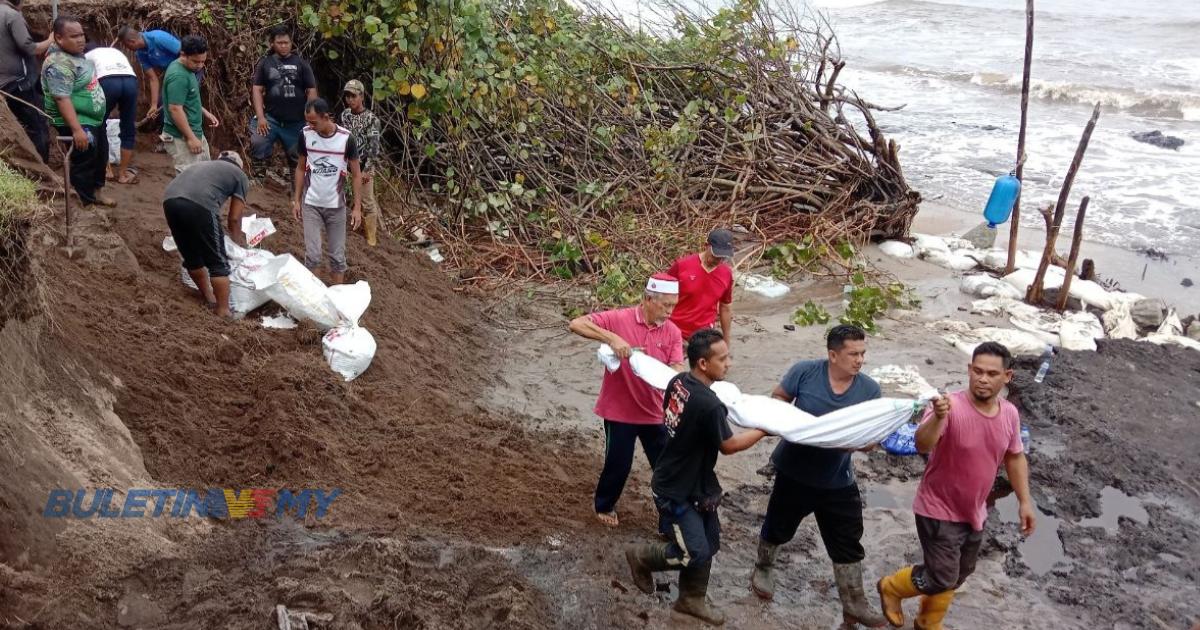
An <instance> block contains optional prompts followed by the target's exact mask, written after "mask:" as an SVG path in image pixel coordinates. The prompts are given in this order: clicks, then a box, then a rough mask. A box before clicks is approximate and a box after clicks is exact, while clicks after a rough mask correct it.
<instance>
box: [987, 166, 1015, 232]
mask: <svg viewBox="0 0 1200 630" xmlns="http://www.w3.org/2000/svg"><path fill="white" fill-rule="evenodd" d="M1020 193H1021V180H1019V179H1017V174H1016V172H1015V171H1014V172H1012V173H1009V174H1008V175H1001V176H1000V177H997V178H996V183H995V184H993V185H992V194H991V196H989V197H988V201H987V205H986V206H984V208H983V218H985V219H987V222H988V227H990V228H994V227H996V226H997V225H1000V224H1001V223H1004V222H1005V221H1007V220H1008V217H1009V216H1010V215H1011V214H1012V209H1013V204H1015V203H1016V202H1017V195H1019V194H1020Z"/></svg>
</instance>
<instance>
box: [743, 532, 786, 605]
mask: <svg viewBox="0 0 1200 630" xmlns="http://www.w3.org/2000/svg"><path fill="white" fill-rule="evenodd" d="M778 557H779V545H772V544H771V543H769V542H767V541H765V540H763V539H761V538H759V539H758V561H757V562H755V563H754V573H752V574H751V575H750V590H752V591H754V594H755V595H758V596H759V597H761V598H762V599H771V598H772V597H775V575H774V573H773V571H774V569H775V559H776V558H778Z"/></svg>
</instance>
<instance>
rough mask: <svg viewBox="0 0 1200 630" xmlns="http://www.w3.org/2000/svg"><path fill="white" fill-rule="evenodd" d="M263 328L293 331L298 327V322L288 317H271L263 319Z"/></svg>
mask: <svg viewBox="0 0 1200 630" xmlns="http://www.w3.org/2000/svg"><path fill="white" fill-rule="evenodd" d="M262 327H263V328H274V329H276V330H292V329H293V328H295V327H296V320H294V319H292V318H291V317H288V316H287V315H270V316H264V317H263V318H262Z"/></svg>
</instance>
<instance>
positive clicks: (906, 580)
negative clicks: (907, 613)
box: [875, 567, 921, 628]
mask: <svg viewBox="0 0 1200 630" xmlns="http://www.w3.org/2000/svg"><path fill="white" fill-rule="evenodd" d="M912 572H913V568H912V567H904V568H903V569H900V570H899V571H897V572H895V573H893V574H892V575H889V576H887V577H885V578H883V579H882V580H879V583H878V584H876V586H875V588H876V589H877V590H878V591H879V604H880V606H881V607H882V608H883V616H884V617H886V618H887V622H888V623H890V624H892V625H893V626H895V627H897V628H899V627H900V626H903V625H904V608H903V607H902V606H901V605H900V602H901V601H902V600H904V599H908V598H909V597H916V596H917V595H920V594H921V591H918V590H917V586H916V585H915V584H913V581H912Z"/></svg>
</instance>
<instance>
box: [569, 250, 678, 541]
mask: <svg viewBox="0 0 1200 630" xmlns="http://www.w3.org/2000/svg"><path fill="white" fill-rule="evenodd" d="M678 295H679V283H678V282H677V281H676V280H675V278H673V277H671V276H668V275H666V274H661V273H659V274H654V276H653V277H652V278H650V280H649V281H648V282H647V283H646V293H645V296H644V298H643V299H642V303H641V304H639V305H637V306H630V307H627V308H619V309H616V310H612V311H604V312H600V313H592V314H591V315H583V316H581V317H576V318H575V319H573V320H571V332H573V333H575V334H577V335H579V336H580V337H584V338H586V339H592V340H595V341H599V342H601V343H606V344H608V345H609V346H610V347H611V348H612V349H613V352H614V353H615V354H616V355H617V356H618V357H621V367H620V368H619V369H617V370H616V371H615V372H608V371H606V372H605V373H604V380H603V381H602V382H601V383H600V396H599V398H597V399H596V415H598V416H600V417H601V418H603V419H604V470H602V471H601V472H600V481H599V482H598V483H597V484H596V495H595V500H596V501H595V507H596V518H597V519H599V520H600V522H601V523H603V524H605V525H608V526H610V527H616V526H617V525H618V520H617V500H618V499H620V498H621V492H622V491H623V490H624V489H625V480H626V479H627V478H628V477H629V470H630V468H632V467H633V451H634V446H635V445H636V443H637V442H639V441H640V442H641V443H642V451H643V452H645V453H646V459H647V460H648V461H649V462H650V468H654V464H655V463H656V462H657V461H658V456H659V454H660V453H662V450H663V446H665V445H666V443H667V429H666V427H665V426H663V392H662V391H661V390H657V389H654V388H653V387H651V386H650V384H649V383H647V382H646V381H643V380H642V379H641V378H639V377H637V376H636V375H635V374H634V373H633V368H632V367H630V365H629V356H630V355H631V354H632V353H633V352H634V351H635V350H637V351H640V352H644V353H645V354H646V355H647V356H650V357H653V358H655V359H658V360H659V361H662V362H663V363H666V364H667V365H670V366H671V367H673V368H675V369H676V371H679V370H682V369H683V367H684V363H683V340H682V338H681V337H680V336H679V328H677V327H676V326H675V324H672V323H671V320H670V317H671V310H672V309H674V308H675V302H676V300H677V299H678Z"/></svg>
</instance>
